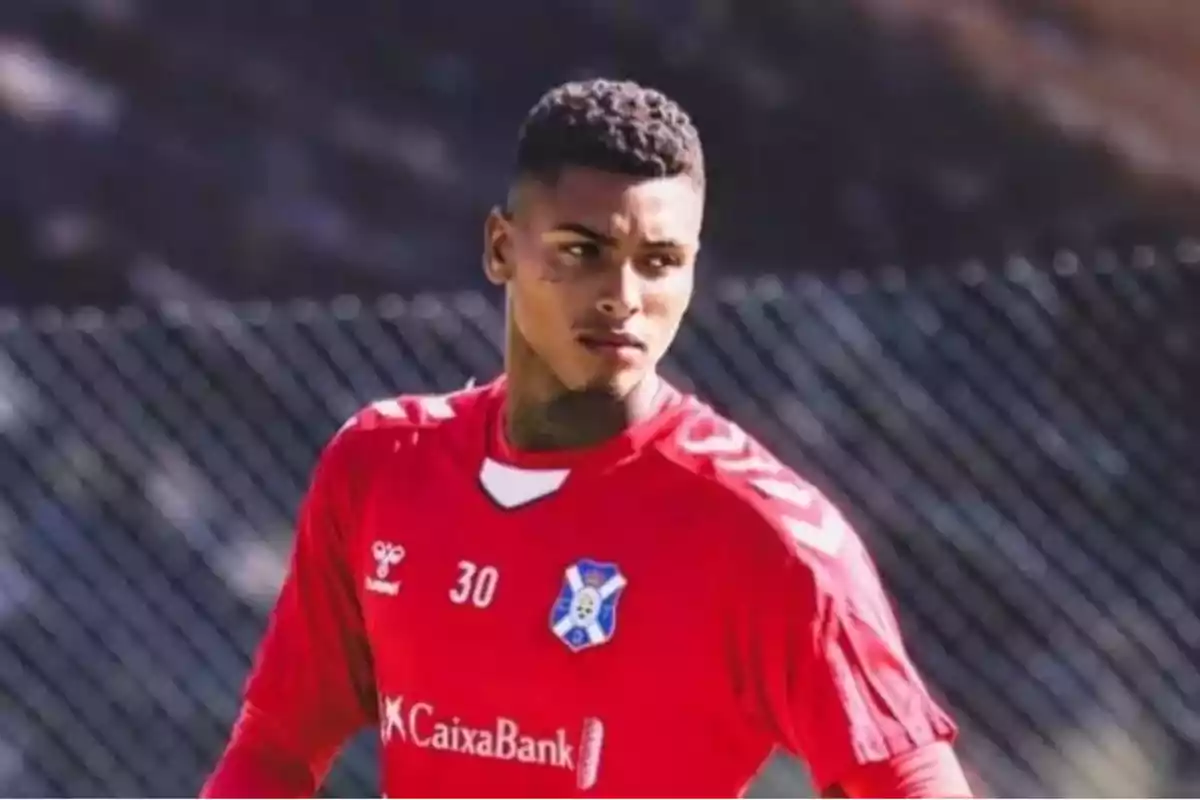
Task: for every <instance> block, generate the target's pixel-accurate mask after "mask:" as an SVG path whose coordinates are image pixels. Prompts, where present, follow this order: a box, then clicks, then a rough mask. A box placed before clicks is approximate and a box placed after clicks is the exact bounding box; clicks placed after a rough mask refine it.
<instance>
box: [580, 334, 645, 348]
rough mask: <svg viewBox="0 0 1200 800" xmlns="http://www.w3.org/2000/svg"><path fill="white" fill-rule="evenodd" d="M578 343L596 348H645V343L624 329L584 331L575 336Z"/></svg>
mask: <svg viewBox="0 0 1200 800" xmlns="http://www.w3.org/2000/svg"><path fill="white" fill-rule="evenodd" d="M576 338H577V339H578V340H579V342H580V344H582V345H584V346H585V347H588V348H590V349H596V350H610V349H611V350H626V349H633V350H645V349H646V344H645V342H643V341H642V340H641V339H639V338H638V337H636V336H634V335H633V334H630V333H625V332H624V331H586V332H584V333H581V334H579V335H578V336H577V337H576Z"/></svg>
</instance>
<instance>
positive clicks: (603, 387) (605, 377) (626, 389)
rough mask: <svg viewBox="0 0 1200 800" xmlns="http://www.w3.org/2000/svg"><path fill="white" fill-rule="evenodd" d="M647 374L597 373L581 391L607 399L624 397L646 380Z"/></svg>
mask: <svg viewBox="0 0 1200 800" xmlns="http://www.w3.org/2000/svg"><path fill="white" fill-rule="evenodd" d="M647 374H648V373H647V371H646V370H642V369H626V370H619V371H613V372H602V373H598V374H596V375H593V376H592V377H591V379H589V380H588V381H586V382H585V383H584V385H583V387H582V391H585V392H588V393H591V394H599V395H605V396H608V397H625V396H626V395H628V394H629V393H630V392H632V391H633V390H634V389H636V388H637V385H638V384H639V383H641V382H642V381H643V380H645V379H646V376H647Z"/></svg>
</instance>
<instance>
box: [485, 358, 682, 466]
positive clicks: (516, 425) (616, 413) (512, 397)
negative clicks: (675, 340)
mask: <svg viewBox="0 0 1200 800" xmlns="http://www.w3.org/2000/svg"><path fill="white" fill-rule="evenodd" d="M514 377H516V376H514V375H512V374H511V373H510V374H509V381H508V396H507V411H508V413H507V417H506V420H505V425H506V431H507V433H508V440H509V441H510V442H512V444H513V445H514V446H515V447H517V448H519V449H521V450H527V451H547V450H573V449H578V448H584V447H590V446H592V445H596V444H599V443H601V442H603V441H606V440H608V439H611V438H613V437H614V436H617V435H619V434H620V433H621V432H622V431H625V430H626V429H628V428H629V427H630V426H632V425H635V424H637V423H638V422H641V421H642V420H645V419H647V418H649V417H651V416H653V414H654V411H655V408H656V405H657V404H656V402H655V400H656V396H657V394H658V387H659V381H658V377H657V376H651V377H649V378H647V379H646V380H643V381H642V382H641V383H639V384H638V385H637V386H636V387H634V388H633V390H632V391H630V392H629V393H628V394H627V395H625V396H623V397H619V396H614V395H612V394H611V393H608V392H602V391H587V390H585V391H569V390H567V389H565V388H562V389H560V390H559V391H558V392H555V393H552V394H548V395H540V393H536V392H531V391H529V387H528V385H527V384H526V385H523V384H522V382H521V381H520V380H514Z"/></svg>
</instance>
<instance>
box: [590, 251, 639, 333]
mask: <svg viewBox="0 0 1200 800" xmlns="http://www.w3.org/2000/svg"><path fill="white" fill-rule="evenodd" d="M596 309H597V310H598V311H599V312H600V313H601V314H603V315H604V316H606V317H608V318H609V319H612V320H615V321H618V322H624V321H625V320H627V319H629V318H630V317H632V316H633V315H634V314H636V313H638V312H639V311H641V309H642V282H641V276H640V275H638V271H637V270H636V269H635V268H634V266H633V264H632V263H630V262H629V261H626V262H624V263H622V264H619V265H617V267H616V268H615V269H612V270H610V271H609V276H608V278H607V280H606V281H605V284H604V287H603V289H602V290H601V293H600V297H599V298H598V299H597V300H596Z"/></svg>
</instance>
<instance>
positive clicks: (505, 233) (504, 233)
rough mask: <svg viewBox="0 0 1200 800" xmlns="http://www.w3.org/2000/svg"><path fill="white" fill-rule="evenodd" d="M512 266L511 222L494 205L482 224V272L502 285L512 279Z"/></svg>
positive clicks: (493, 281)
mask: <svg viewBox="0 0 1200 800" xmlns="http://www.w3.org/2000/svg"><path fill="white" fill-rule="evenodd" d="M514 267H515V263H514V259H513V241H512V223H511V222H510V221H509V219H508V217H507V216H506V215H505V213H504V211H503V210H502V209H501V208H500V207H499V206H495V207H493V208H492V210H491V212H490V213H489V214H488V216H487V222H485V223H484V225H483V274H484V275H486V276H487V279H488V280H489V281H491V282H492V283H493V284H495V285H496V286H503V285H504V284H506V283H508V282H509V281H510V280H511V279H512V276H513V268H514Z"/></svg>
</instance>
